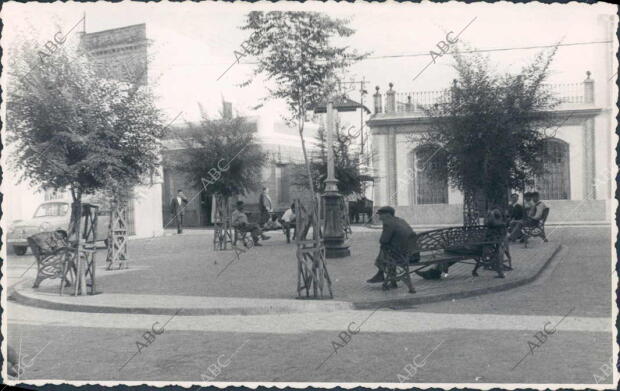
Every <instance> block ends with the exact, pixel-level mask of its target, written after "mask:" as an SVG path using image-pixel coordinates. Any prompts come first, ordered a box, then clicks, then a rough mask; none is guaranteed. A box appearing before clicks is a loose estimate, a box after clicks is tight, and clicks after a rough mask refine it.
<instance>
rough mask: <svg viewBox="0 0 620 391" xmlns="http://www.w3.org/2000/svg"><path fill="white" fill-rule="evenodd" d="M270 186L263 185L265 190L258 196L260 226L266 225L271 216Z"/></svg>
mask: <svg viewBox="0 0 620 391" xmlns="http://www.w3.org/2000/svg"><path fill="white" fill-rule="evenodd" d="M268 191H269V189H268V188H266V187H263V191H262V192H261V193H260V197H258V209H259V210H260V226H261V227H262V226H264V225H265V223H266V222H267V221H269V219H270V218H271V214H270V213H271V211H272V205H271V198H269V194H267V192H268Z"/></svg>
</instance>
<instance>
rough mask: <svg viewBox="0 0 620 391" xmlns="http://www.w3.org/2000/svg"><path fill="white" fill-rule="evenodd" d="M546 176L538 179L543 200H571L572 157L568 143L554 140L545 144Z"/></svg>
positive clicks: (548, 140) (544, 162) (537, 186)
mask: <svg viewBox="0 0 620 391" xmlns="http://www.w3.org/2000/svg"><path fill="white" fill-rule="evenodd" d="M544 150H545V155H544V160H543V165H544V170H545V171H544V174H542V175H541V176H539V177H538V178H536V188H537V189H538V191H539V192H540V198H541V199H543V200H569V199H570V156H569V149H568V143H566V142H565V141H562V140H559V139H556V138H552V139H547V140H545V144H544Z"/></svg>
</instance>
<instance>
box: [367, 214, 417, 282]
mask: <svg viewBox="0 0 620 391" xmlns="http://www.w3.org/2000/svg"><path fill="white" fill-rule="evenodd" d="M377 214H378V215H379V219H380V220H381V221H382V222H383V232H381V238H380V239H379V243H380V245H381V251H380V253H379V256H378V257H377V259H376V260H375V266H376V267H377V269H379V271H378V272H377V274H375V275H374V276H373V277H372V278H371V279H370V280H368V281H367V282H368V283H371V284H374V283H379V282H383V281H384V280H385V273H387V263H386V259H385V257H389V256H397V257H410V262H415V261H416V260H419V253H416V254H409V248H410V243H409V241H410V240H411V237H412V235H415V234H414V232H413V229H412V228H411V226H410V225H409V224H408V223H407V222H406V221H405V220H403V219H401V218H400V217H396V216H394V208H392V207H391V206H384V207H382V208H380V209H379V210H378V211H377ZM390 288H396V282H392V284H391V286H390Z"/></svg>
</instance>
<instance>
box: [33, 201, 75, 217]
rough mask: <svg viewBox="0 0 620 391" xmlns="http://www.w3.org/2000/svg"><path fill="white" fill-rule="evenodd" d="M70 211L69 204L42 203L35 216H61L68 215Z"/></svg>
mask: <svg viewBox="0 0 620 391" xmlns="http://www.w3.org/2000/svg"><path fill="white" fill-rule="evenodd" d="M68 212H69V205H68V204H65V203H59V202H53V203H49V204H41V205H40V206H39V207H38V208H37V211H36V212H35V213H34V217H60V216H66V215H67V213H68Z"/></svg>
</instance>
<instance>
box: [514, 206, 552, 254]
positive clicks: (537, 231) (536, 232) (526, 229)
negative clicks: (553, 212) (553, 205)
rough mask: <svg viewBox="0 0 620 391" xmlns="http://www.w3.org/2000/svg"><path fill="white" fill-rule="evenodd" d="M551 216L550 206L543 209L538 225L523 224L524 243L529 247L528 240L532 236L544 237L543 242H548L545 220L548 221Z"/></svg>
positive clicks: (522, 236)
mask: <svg viewBox="0 0 620 391" xmlns="http://www.w3.org/2000/svg"><path fill="white" fill-rule="evenodd" d="M548 216H549V208H545V209H543V213H542V216H541V218H540V220H539V221H538V224H536V225H523V227H521V238H522V239H523V244H524V246H525V247H527V241H528V240H529V239H530V238H536V237H539V238H542V240H543V242H547V234H546V233H545V221H547V217H548Z"/></svg>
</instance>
